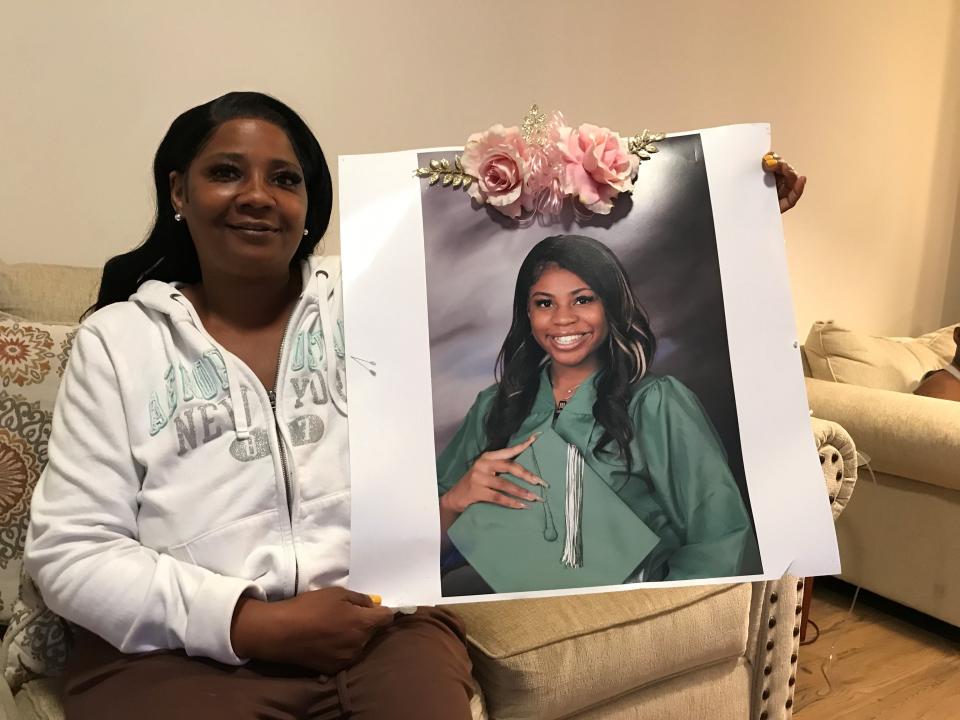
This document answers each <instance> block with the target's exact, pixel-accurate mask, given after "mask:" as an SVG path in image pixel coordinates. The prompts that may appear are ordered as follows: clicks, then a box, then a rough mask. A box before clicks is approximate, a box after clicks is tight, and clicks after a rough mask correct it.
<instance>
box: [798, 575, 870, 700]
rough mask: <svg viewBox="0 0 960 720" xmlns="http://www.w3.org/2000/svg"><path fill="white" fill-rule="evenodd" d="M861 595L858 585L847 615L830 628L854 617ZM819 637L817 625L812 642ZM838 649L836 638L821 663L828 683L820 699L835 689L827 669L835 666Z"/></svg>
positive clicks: (824, 677) (819, 696)
mask: <svg viewBox="0 0 960 720" xmlns="http://www.w3.org/2000/svg"><path fill="white" fill-rule="evenodd" d="M859 597H860V586H859V585H858V586H857V589H856V590H855V591H854V593H853V600H852V601H851V602H850V609H849V610H847V614H846V616H845V617H844V618H843V619H842V620H840V622H838V623H837V624H836V625H834V626H833V627H832V628H830V629H831V630H833V629H835V628H838V627H840V626H841V625H843V624H844V623H845V622H847V621H848V620H850V618H852V617H853V609H854V608H855V607H856V606H857V598H859ZM808 622H809V623H811V624H813V626H814V627H817V626H816V624H815V623H813V621H812V620H809V621H808ZM819 637H820V628H819V627H817V637H815V638H814V639H813V640H811V641H810V642H811V643H813V642H816V641H817V638H819ZM804 644H807V645H809V644H810V643H804ZM836 649H837V641H836V640H834V641H833V644H831V645H830V653H829V654H828V655H827V659H826V660H824V661H823V662H822V663H820V673H821V674H822V675H823V679H824V680H825V681H826V683H827V690H826V692H818V693H817V698H818V699H822V698H825V697H826V696H827V695H829V694H830V693H831V692H832V691H833V682H832V681H831V680H830V674H829V673H828V672H827V671H828V670H830V668H832V667H833V663H834V661H835V660H836V659H837V655H836Z"/></svg>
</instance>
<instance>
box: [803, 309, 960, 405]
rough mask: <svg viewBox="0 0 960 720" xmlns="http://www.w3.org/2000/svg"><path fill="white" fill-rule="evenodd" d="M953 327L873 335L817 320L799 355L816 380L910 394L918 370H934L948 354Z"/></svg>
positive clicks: (950, 355)
mask: <svg viewBox="0 0 960 720" xmlns="http://www.w3.org/2000/svg"><path fill="white" fill-rule="evenodd" d="M953 328H954V326H953V325H950V326H948V327H945V328H941V329H940V330H935V331H934V332H930V333H927V334H926V335H921V336H920V337H918V338H897V337H873V336H870V335H865V334H863V333H857V332H854V331H852V330H847V329H845V328H842V327H840V326H838V325H834V324H833V323H832V322H817V323H814V324H813V327H812V328H810V334H809V335H808V336H807V341H806V343H805V344H804V356H805V358H806V361H807V365H808V367H809V370H810V375H811V377H814V378H816V379H817V380H830V381H832V382H839V383H846V384H849V385H861V386H863V387H871V388H876V389H880V390H894V391H897V392H913V390H914V388H916V386H917V385H918V384H919V383H920V380H921V378H923V375H924V373H926V372H929V371H930V370H939V369H940V368H942V367H944V366H945V365H947V364H948V363H949V362H950V360H951V359H952V358H953V354H954V351H955V345H954V343H953Z"/></svg>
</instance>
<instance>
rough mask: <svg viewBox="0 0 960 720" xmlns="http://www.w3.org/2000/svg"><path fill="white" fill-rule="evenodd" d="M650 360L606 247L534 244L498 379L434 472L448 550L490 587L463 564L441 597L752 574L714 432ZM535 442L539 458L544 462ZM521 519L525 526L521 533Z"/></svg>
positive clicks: (746, 538) (746, 537) (574, 240)
mask: <svg viewBox="0 0 960 720" xmlns="http://www.w3.org/2000/svg"><path fill="white" fill-rule="evenodd" d="M655 348H656V341H655V339H654V336H653V333H652V331H651V329H650V324H649V322H648V320H647V316H646V314H645V312H644V311H643V309H642V307H641V306H640V304H639V302H638V301H637V298H636V297H635V296H634V293H633V290H632V289H631V286H630V282H629V278H628V277H627V274H626V272H625V270H624V268H623V266H622V265H621V263H620V261H619V260H618V259H617V257H616V256H615V255H614V254H613V252H612V251H611V250H610V249H609V248H608V247H607V246H606V245H604V244H603V243H600V242H598V241H596V240H593V239H591V238H588V237H582V236H577V235H560V236H556V237H550V238H547V239H545V240H543V241H541V242H540V243H538V244H537V245H536V246H534V248H533V249H532V250H531V251H530V252H529V254H528V255H527V257H526V258H525V259H524V261H523V263H522V265H521V266H520V270H519V273H518V276H517V282H516V289H515V293H514V299H513V319H512V324H511V327H510V330H509V332H508V333H507V337H506V339H505V340H504V343H503V346H502V348H501V350H500V354H499V356H498V359H497V378H498V382H497V383H496V384H495V385H492V386H491V387H489V388H487V389H486V390H484V391H483V392H481V393H480V394H479V396H478V397H477V400H476V402H475V403H474V405H473V407H472V408H471V409H470V411H469V412H468V413H467V416H466V418H465V419H464V421H463V423H462V425H461V427H460V429H459V431H458V432H457V434H456V435H455V437H454V438H453V440H452V441H451V442H450V444H449V445H448V446H447V448H446V449H445V450H444V451H443V452H442V453H441V455H440V456H439V458H438V460H437V472H438V479H439V486H440V494H441V497H440V514H441V525H442V529H443V531H444V535H445V536H446V537H445V540H446V541H447V543H446V544H447V550H448V552H449V551H450V550H452V548H450V541H451V540H452V541H453V544H455V545H456V548H457V549H458V550H459V551H460V553H461V554H462V555H463V556H464V557H465V559H466V561H467V562H468V563H469V566H468V567H469V568H471V569H472V570H475V571H477V572H478V573H479V575H480V577H481V578H482V580H483V582H484V583H485V584H486V585H488V586H489V588H488V589H485V588H484V587H483V585H482V584H478V583H477V582H475V581H476V578H473V580H472V581H471V580H470V570H464V569H463V568H461V569H459V570H455V571H454V573H453V577H454V578H455V580H454V581H448V582H447V587H454V586H462V587H463V591H462V592H457V591H456V590H454V592H456V593H457V594H469V592H470V589H471V588H472V590H473V591H474V592H476V591H478V589H479V591H486V592H489V591H490V589H492V590H493V591H495V592H510V591H517V590H532V589H547V587H549V586H550V583H567V584H566V585H557V586H556V587H557V588H561V587H575V586H581V585H585V584H590V585H604V584H618V583H623V582H629V581H637V580H644V581H656V580H688V579H694V578H713V577H726V576H736V575H741V574H744V571H748V572H759V571H760V567H759V562H758V554H757V546H756V539H755V536H754V531H753V527H752V524H751V521H750V517H749V515H748V512H747V510H746V508H745V506H744V503H743V500H742V498H741V495H740V491H739V489H738V487H737V483H736V482H735V480H734V478H733V474H732V473H731V471H730V468H729V466H728V464H727V458H726V453H725V451H724V448H723V446H722V445H721V442H720V440H719V438H718V436H717V433H716V431H715V430H714V428H713V425H712V424H711V422H710V420H709V419H708V418H707V416H706V414H705V412H704V411H703V409H702V407H701V405H700V403H699V401H698V399H697V398H696V396H695V395H694V394H693V393H692V392H691V391H690V390H689V389H688V388H687V387H685V386H684V385H683V384H682V383H681V382H680V381H679V380H677V379H676V378H673V377H670V376H657V375H654V374H653V373H651V372H650V371H649V367H650V364H651V362H652V360H653V356H654V351H655ZM557 436H559V439H560V440H561V441H562V442H557V441H556V439H557ZM543 443H549V444H550V447H551V450H550V451H549V452H548V453H544V452H538V448H540V445H541V444H543ZM531 451H532V452H531ZM524 456H525V457H527V459H528V461H527V462H526V463H524V462H518V460H521V459H522V457H524ZM545 465H549V466H550V469H549V470H547V468H546V467H545ZM537 467H539V468H540V469H541V470H543V472H542V473H541V474H538V473H537V472H535V470H536V468H537ZM548 472H549V477H544V476H545V475H547V474H548ZM507 476H512V478H511V479H508V477H507ZM601 483H602V485H601ZM597 485H600V488H601V490H602V492H596V490H595V486H597ZM556 486H560V487H561V488H562V492H561V491H559V490H557V489H556ZM604 486H605V488H604ZM548 487H549V489H550V491H549V492H547V488H548ZM591 488H594V490H593V492H594V493H595V494H594V499H593V501H592V503H593V505H592V506H591V501H590V497H589V495H588V493H589V492H591V491H592V490H591ZM558 493H559V494H558ZM551 496H552V499H551ZM472 515H478V518H477V519H476V520H473V521H471V516H472ZM530 516H536V521H535V522H530ZM541 516H542V518H543V520H542V521H541V520H540V518H541ZM517 523H520V524H523V525H524V528H525V530H523V531H518V533H517V534H515V533H513V532H512V531H511V527H512V526H514V525H516V524H517ZM611 526H612V527H611ZM625 543H626V544H627V545H625ZM518 545H519V546H518ZM591 554H592V555H593V559H591ZM448 564H455V561H454V563H448ZM595 566H602V567H600V569H599V572H592V571H593V570H595Z"/></svg>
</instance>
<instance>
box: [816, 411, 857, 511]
mask: <svg viewBox="0 0 960 720" xmlns="http://www.w3.org/2000/svg"><path fill="white" fill-rule="evenodd" d="M810 427H811V429H812V430H813V439H814V442H815V443H816V445H817V454H818V455H819V456H820V469H821V470H823V482H824V485H825V487H826V489H827V496H828V497H829V499H830V510H831V511H832V512H833V519H834V520H836V519H837V518H838V517H840V513H842V512H843V510H844V508H845V507H846V506H847V503H848V502H850V496H851V495H853V488H854V486H855V485H856V484H857V468H858V464H859V462H858V458H857V446H856V444H855V443H854V442H853V438H852V437H850V433H848V432H847V431H846V429H845V428H844V427H843V426H842V425H840V424H839V423H835V422H833V421H832V420H821V419H820V418H816V417H814V418H810Z"/></svg>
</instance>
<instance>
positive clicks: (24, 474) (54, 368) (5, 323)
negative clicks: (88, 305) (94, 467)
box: [0, 313, 77, 679]
mask: <svg viewBox="0 0 960 720" xmlns="http://www.w3.org/2000/svg"><path fill="white" fill-rule="evenodd" d="M76 333H77V326H76V325H55V324H43V323H34V322H31V321H29V320H23V319H20V318H16V317H13V316H11V315H5V314H2V313H0V624H8V623H9V624H10V625H11V627H10V630H9V631H8V637H7V638H5V640H4V643H3V647H4V649H5V650H7V651H8V653H9V656H8V659H9V660H10V661H11V662H12V661H13V660H14V656H17V657H20V665H21V666H23V667H24V669H26V668H27V667H33V666H35V665H36V663H31V662H30V660H29V658H30V654H31V653H32V652H33V651H34V650H36V651H37V652H41V653H44V652H47V650H46V648H42V647H41V645H40V644H39V643H38V642H35V641H38V640H39V638H40V635H41V634H44V637H45V638H47V639H50V638H49V637H48V636H50V637H55V638H58V639H59V640H58V642H59V644H60V645H61V646H62V647H61V649H60V650H56V652H61V651H62V652H63V653H65V646H64V644H63V627H62V625H61V622H62V621H60V620H59V618H55V616H52V614H51V613H50V612H49V611H48V610H46V608H44V607H43V604H42V600H40V598H39V595H38V594H36V590H35V589H33V590H32V592H26V591H28V590H29V589H30V588H23V590H24V594H23V596H22V597H21V600H20V601H19V602H18V601H17V598H18V595H20V593H21V578H20V575H21V566H22V564H23V543H24V540H25V538H26V533H27V524H28V522H29V520H30V498H31V496H32V494H33V488H34V486H35V485H36V483H37V479H38V478H39V477H40V473H41V471H42V470H43V467H44V465H45V464H46V462H47V440H48V439H49V437H50V424H51V420H52V418H53V405H54V402H55V401H56V397H57V388H58V387H59V385H60V379H61V378H62V377H63V371H64V369H65V368H66V365H67V357H68V355H69V353H70V348H71V346H72V344H73V339H74V337H75V336H76ZM31 585H32V583H31ZM28 595H29V597H27V596H28ZM24 601H27V602H26V604H24ZM15 603H16V604H17V609H16V611H15V609H14V605H15ZM15 615H16V617H14V616H15ZM44 616H50V617H49V618H47V620H48V621H49V622H47V627H46V628H45V629H44V627H41V626H40V625H31V627H26V624H25V623H24V622H23V621H25V620H27V619H42V618H43V617H44ZM11 621H12V622H11ZM18 628H19V629H20V630H21V632H19V633H15V631H16V630H17V629H18ZM31 633H32V635H31ZM51 633H52V634H53V635H52V636H51ZM11 634H18V635H19V637H9V636H10V635H11ZM30 637H33V640H30ZM24 641H26V642H27V645H25V646H22V647H19V644H21V643H23V642H24ZM11 643H12V645H11ZM34 645H37V647H36V648H33V646H34ZM55 654H56V653H55ZM24 658H26V660H24ZM21 674H23V673H21ZM7 677H8V679H9V678H10V673H9V672H8V673H7Z"/></svg>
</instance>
